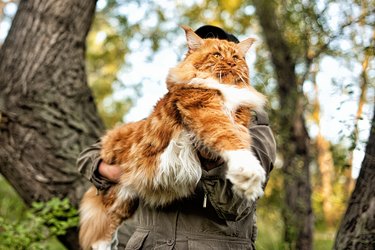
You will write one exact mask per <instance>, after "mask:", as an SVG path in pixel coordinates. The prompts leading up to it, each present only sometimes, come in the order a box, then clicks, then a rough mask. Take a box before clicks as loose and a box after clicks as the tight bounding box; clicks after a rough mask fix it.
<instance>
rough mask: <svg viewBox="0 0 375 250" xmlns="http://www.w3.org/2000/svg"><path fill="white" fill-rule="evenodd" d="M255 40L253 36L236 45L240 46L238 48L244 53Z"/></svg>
mask: <svg viewBox="0 0 375 250" xmlns="http://www.w3.org/2000/svg"><path fill="white" fill-rule="evenodd" d="M255 40H256V39H255V38H248V39H246V40H243V41H242V42H240V43H239V44H238V47H239V48H240V50H241V51H242V53H243V54H244V55H245V54H246V53H247V51H248V50H249V49H250V47H251V45H252V44H253V43H254V42H255Z"/></svg>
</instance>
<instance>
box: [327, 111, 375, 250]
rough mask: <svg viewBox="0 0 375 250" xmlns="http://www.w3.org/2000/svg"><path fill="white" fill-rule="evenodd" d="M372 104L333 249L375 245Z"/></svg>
mask: <svg viewBox="0 0 375 250" xmlns="http://www.w3.org/2000/svg"><path fill="white" fill-rule="evenodd" d="M374 190H375V106H374V113H373V118H372V125H371V130H370V136H369V139H368V142H367V146H366V151H365V158H364V159H363V162H362V166H361V171H360V173H359V176H358V179H357V182H356V185H355V188H354V191H353V193H352V195H351V197H350V200H349V205H348V208H347V210H346V213H345V215H344V217H343V220H342V222H341V225H340V227H339V230H338V232H337V235H336V240H335V245H334V249H363V250H366V249H369V250H370V249H371V250H372V249H375V192H374Z"/></svg>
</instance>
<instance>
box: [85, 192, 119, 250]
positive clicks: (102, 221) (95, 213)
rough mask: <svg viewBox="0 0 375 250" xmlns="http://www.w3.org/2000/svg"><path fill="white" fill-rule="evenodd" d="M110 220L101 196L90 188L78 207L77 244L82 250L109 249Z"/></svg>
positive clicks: (110, 238)
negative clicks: (78, 227) (78, 243)
mask: <svg viewBox="0 0 375 250" xmlns="http://www.w3.org/2000/svg"><path fill="white" fill-rule="evenodd" d="M110 224H111V218H110V215H109V214H108V212H107V211H106V207H105V205H104V203H103V195H101V194H97V192H96V188H95V187H91V188H90V189H89V190H88V191H87V192H86V193H85V195H84V196H83V199H82V201H81V205H80V230H79V242H80V245H81V247H82V249H83V250H88V249H91V248H93V249H99V248H100V249H110V245H111V240H112V232H111V228H112V227H113V226H112V227H111V225H110Z"/></svg>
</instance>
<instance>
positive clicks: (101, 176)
mask: <svg viewBox="0 0 375 250" xmlns="http://www.w3.org/2000/svg"><path fill="white" fill-rule="evenodd" d="M196 33H197V34H198V35H199V36H200V37H202V38H204V39H205V38H211V37H215V38H219V39H226V40H229V41H232V42H235V43H238V42H239V41H238V39H237V38H236V37H235V36H234V35H232V34H229V33H227V32H225V31H224V30H223V29H221V28H219V27H216V26H211V25H205V26H202V27H200V28H199V29H197V30H196ZM249 132H250V134H251V135H252V138H253V150H254V152H255V154H256V155H257V157H258V159H259V161H260V162H261V164H262V166H263V168H264V169H265V171H266V173H267V179H268V176H269V173H270V171H271V170H272V168H273V163H274V161H275V155H276V144H275V140H274V137H273V134H272V131H271V129H270V127H269V124H268V117H267V114H266V113H256V114H255V115H254V118H253V122H252V125H251V126H250V128H249ZM200 161H201V165H202V169H203V170H202V171H203V173H202V177H201V180H200V181H199V183H198V184H197V187H196V190H195V192H194V195H192V196H191V197H188V198H185V199H183V200H179V201H175V202H173V203H172V204H171V205H168V206H166V207H160V208H159V207H158V208H155V207H150V206H148V205H146V204H144V203H143V202H142V200H139V206H138V208H137V210H136V211H135V213H134V215H133V216H132V217H131V218H129V219H127V220H126V221H125V222H124V223H123V224H122V226H121V227H120V228H119V229H118V231H117V233H116V235H115V236H114V238H113V242H112V249H178V250H179V249H255V238H256V235H257V227H256V214H255V209H256V202H250V201H248V200H247V199H245V198H244V197H241V196H239V195H237V194H236V193H234V192H233V191H232V189H231V186H232V184H231V183H230V181H229V180H227V179H226V178H225V171H226V168H225V163H224V162H223V161H220V160H217V161H214V160H209V159H204V158H203V157H202V156H200ZM77 165H78V169H79V171H80V173H81V174H83V175H84V176H85V177H86V178H87V179H89V180H90V181H91V182H92V183H93V184H94V185H95V186H96V188H97V189H98V192H100V191H105V190H106V189H107V188H108V187H110V186H111V185H113V183H116V181H117V180H118V179H119V176H120V174H121V173H120V169H119V168H118V167H117V166H111V165H108V164H106V163H105V162H103V161H101V159H100V142H97V143H96V144H94V145H92V146H91V147H89V148H87V149H85V150H84V151H83V152H82V153H81V154H80V155H79V157H78V160H77Z"/></svg>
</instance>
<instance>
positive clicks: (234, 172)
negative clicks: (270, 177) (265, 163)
mask: <svg viewBox="0 0 375 250" xmlns="http://www.w3.org/2000/svg"><path fill="white" fill-rule="evenodd" d="M226 156H227V157H226V158H227V159H228V172H227V179H229V180H230V182H231V183H232V184H233V191H234V192H236V193H238V194H239V195H243V196H245V197H246V198H247V199H248V200H250V201H255V200H256V199H257V198H259V197H260V196H262V195H263V183H264V182H265V180H266V172H265V171H264V169H263V168H262V166H261V165H260V162H259V160H258V159H257V158H256V157H255V156H254V154H253V153H252V152H251V151H249V150H235V151H227V152H226Z"/></svg>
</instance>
